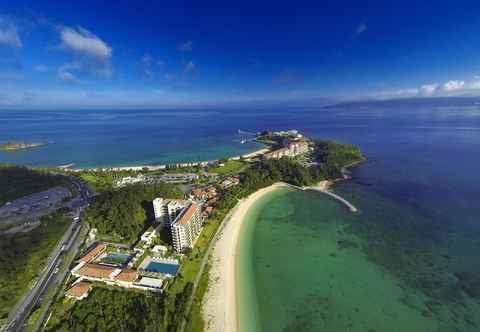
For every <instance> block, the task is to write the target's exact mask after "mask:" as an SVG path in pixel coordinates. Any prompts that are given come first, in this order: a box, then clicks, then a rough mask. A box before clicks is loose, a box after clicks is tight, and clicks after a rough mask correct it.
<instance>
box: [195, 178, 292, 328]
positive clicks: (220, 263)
mask: <svg viewBox="0 0 480 332" xmlns="http://www.w3.org/2000/svg"><path fill="white" fill-rule="evenodd" d="M284 186H285V185H284V184H282V183H276V184H274V185H271V186H270V187H267V188H263V189H261V190H259V191H257V192H255V193H253V194H252V195H250V196H249V197H247V198H246V199H243V200H242V201H240V202H239V203H238V204H237V205H236V206H235V208H234V209H233V210H232V212H231V213H230V215H229V217H227V218H226V219H225V220H224V223H223V224H222V226H221V227H223V229H222V230H221V231H220V233H219V237H218V238H217V240H216V241H217V242H216V243H215V248H214V250H213V253H212V256H211V257H210V263H211V265H212V267H211V269H210V276H209V284H208V290H207V293H206V294H205V297H204V300H203V306H202V308H203V316H204V320H205V323H206V330H207V331H212V332H225V331H228V332H236V331H238V321H237V298H236V285H235V279H236V272H235V270H236V256H237V243H238V239H239V236H240V233H241V231H242V226H243V221H244V220H245V216H246V214H247V212H248V210H249V209H250V208H251V206H252V205H253V204H254V203H255V201H256V200H258V199H259V198H260V197H262V196H263V195H265V194H266V193H268V192H271V191H273V190H276V189H278V188H281V187H284Z"/></svg>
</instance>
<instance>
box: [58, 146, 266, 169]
mask: <svg viewBox="0 0 480 332" xmlns="http://www.w3.org/2000/svg"><path fill="white" fill-rule="evenodd" d="M269 151H270V149H269V148H261V149H257V150H255V151H252V152H250V153H247V154H242V155H238V156H233V157H228V158H227V159H228V160H239V159H241V158H244V159H250V158H254V157H258V156H262V155H264V154H265V153H267V152H269ZM218 161H219V160H218V159H215V160H205V161H194V162H182V163H173V164H161V165H132V166H117V167H113V166H112V167H79V168H74V166H75V163H69V164H65V165H58V166H56V168H59V169H62V170H64V171H68V172H83V171H95V172H97V171H113V172H122V171H143V170H147V171H158V170H164V169H167V168H168V167H172V166H173V167H177V168H182V167H196V166H207V165H209V164H213V163H217V162H218Z"/></svg>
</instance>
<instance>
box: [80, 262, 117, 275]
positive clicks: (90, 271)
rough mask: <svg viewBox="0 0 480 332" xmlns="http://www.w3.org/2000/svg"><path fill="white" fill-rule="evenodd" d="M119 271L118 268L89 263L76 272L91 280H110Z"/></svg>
mask: <svg viewBox="0 0 480 332" xmlns="http://www.w3.org/2000/svg"><path fill="white" fill-rule="evenodd" d="M115 270H117V268H116V267H111V266H105V265H100V264H92V263H87V264H85V265H84V266H82V267H81V268H80V269H78V271H77V272H76V273H77V274H79V275H82V276H85V277H91V278H109V277H110V275H111V274H112V273H113V272H115Z"/></svg>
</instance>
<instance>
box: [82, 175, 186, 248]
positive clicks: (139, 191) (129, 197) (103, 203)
mask: <svg viewBox="0 0 480 332" xmlns="http://www.w3.org/2000/svg"><path fill="white" fill-rule="evenodd" d="M159 196H161V197H169V198H175V197H180V196H181V193H180V192H179V190H178V189H177V187H175V186H173V185H167V184H163V183H161V184H153V185H143V184H136V185H131V186H127V187H123V188H119V189H117V190H110V191H106V192H103V193H101V194H100V195H99V196H98V197H97V200H96V201H95V203H94V204H92V205H91V206H90V207H89V208H88V209H87V210H86V220H87V222H88V223H89V225H90V227H92V228H96V229H97V230H98V234H99V235H100V236H101V237H102V238H104V239H105V240H109V241H114V242H122V243H132V242H135V241H136V240H137V238H138V235H139V234H140V233H141V231H142V230H143V229H144V228H146V227H147V226H148V225H149V222H150V221H151V220H152V219H153V207H152V200H153V199H154V198H155V197H159Z"/></svg>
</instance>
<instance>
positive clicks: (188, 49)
mask: <svg viewBox="0 0 480 332" xmlns="http://www.w3.org/2000/svg"><path fill="white" fill-rule="evenodd" d="M192 44H193V43H192V41H191V40H188V41H186V42H185V43H183V44H180V45H179V46H178V49H179V50H180V51H182V52H191V51H192Z"/></svg>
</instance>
